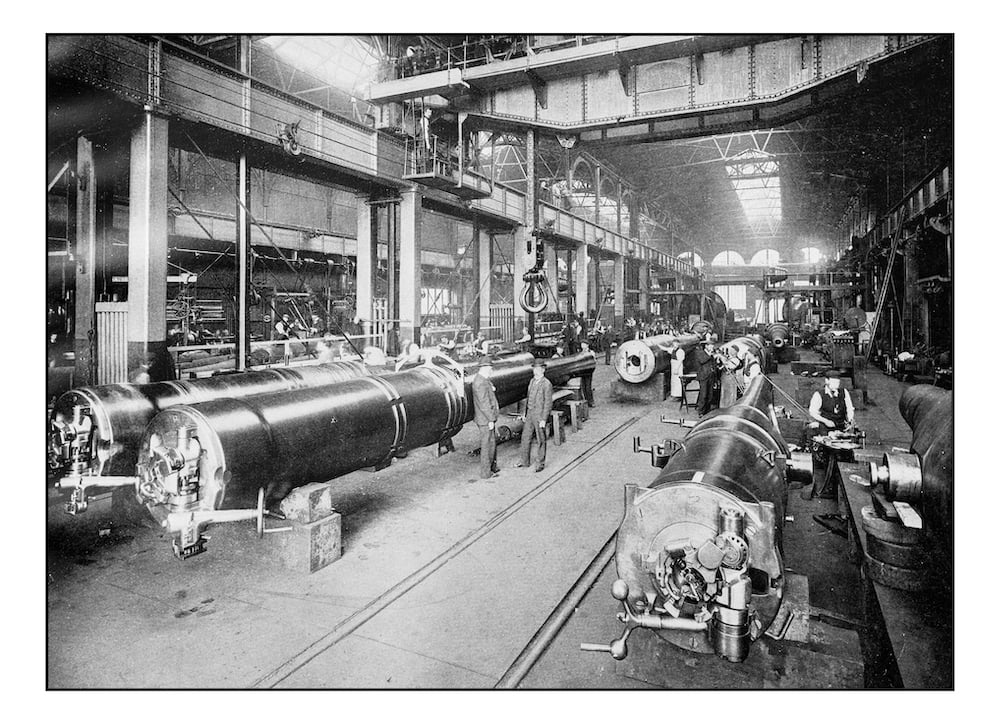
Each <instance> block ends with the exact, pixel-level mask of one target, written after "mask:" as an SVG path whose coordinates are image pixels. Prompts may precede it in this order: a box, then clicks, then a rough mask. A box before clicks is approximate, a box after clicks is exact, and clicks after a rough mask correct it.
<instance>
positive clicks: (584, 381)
mask: <svg viewBox="0 0 1000 724" xmlns="http://www.w3.org/2000/svg"><path fill="white" fill-rule="evenodd" d="M580 347H581V348H582V349H581V350H580V353H581V354H587V355H590V356H591V357H593V358H594V360H595V364H596V359H597V355H595V354H594V353H593V352H592V351H591V349H590V342H580ZM592 377H593V376H592V375H583V376H581V377H580V388H581V390H582V391H583V399H585V400H586V401H587V407H594V384H593V382H594V381H593V379H592Z"/></svg>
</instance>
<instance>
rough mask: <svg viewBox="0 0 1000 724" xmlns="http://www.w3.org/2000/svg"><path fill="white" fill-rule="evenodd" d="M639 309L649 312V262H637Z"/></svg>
mask: <svg viewBox="0 0 1000 724" xmlns="http://www.w3.org/2000/svg"><path fill="white" fill-rule="evenodd" d="M639 309H640V310H641V311H642V312H644V313H646V314H648V313H649V262H648V261H640V262H639Z"/></svg>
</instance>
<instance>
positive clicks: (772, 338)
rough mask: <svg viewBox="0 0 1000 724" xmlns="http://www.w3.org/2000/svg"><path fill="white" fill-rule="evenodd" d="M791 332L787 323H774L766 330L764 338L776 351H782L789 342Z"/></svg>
mask: <svg viewBox="0 0 1000 724" xmlns="http://www.w3.org/2000/svg"><path fill="white" fill-rule="evenodd" d="M790 336H791V332H790V331H789V329H788V323H787V322H774V323H773V324H769V325H768V326H767V328H766V329H765V330H764V337H765V339H767V341H768V342H770V343H771V346H772V347H774V348H775V349H781V348H782V347H784V346H785V345H786V344H788V342H789V337H790Z"/></svg>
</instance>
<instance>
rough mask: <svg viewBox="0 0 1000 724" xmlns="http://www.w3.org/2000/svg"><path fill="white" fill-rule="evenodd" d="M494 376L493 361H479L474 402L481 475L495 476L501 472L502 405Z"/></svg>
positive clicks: (474, 386)
mask: <svg viewBox="0 0 1000 724" xmlns="http://www.w3.org/2000/svg"><path fill="white" fill-rule="evenodd" d="M492 376H493V362H492V360H491V359H490V358H489V357H484V358H483V359H481V360H480V361H479V367H478V368H477V369H476V374H474V375H473V376H472V404H473V407H474V409H475V418H474V419H475V421H476V425H477V426H478V427H479V477H480V478H483V479H486V478H495V477H497V476H498V475H499V474H500V468H499V467H498V466H497V433H496V426H497V419H498V418H499V417H500V405H499V404H498V403H497V394H496V388H495V387H494V386H493V383H492V382H490V377H492Z"/></svg>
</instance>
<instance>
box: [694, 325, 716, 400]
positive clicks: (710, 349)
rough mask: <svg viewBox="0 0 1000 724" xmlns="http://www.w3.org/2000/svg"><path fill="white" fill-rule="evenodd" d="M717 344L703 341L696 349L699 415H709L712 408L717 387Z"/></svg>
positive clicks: (695, 365)
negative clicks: (715, 353)
mask: <svg viewBox="0 0 1000 724" xmlns="http://www.w3.org/2000/svg"><path fill="white" fill-rule="evenodd" d="M714 352H715V345H713V344H712V343H711V342H702V343H701V344H700V345H698V346H697V347H695V349H694V353H693V355H694V367H695V372H696V373H697V374H698V403H697V405H696V407H697V409H698V417H701V416H702V415H707V414H708V412H709V411H710V410H711V409H712V395H713V393H714V388H715V375H716V361H715V355H714V354H713V353H714Z"/></svg>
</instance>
